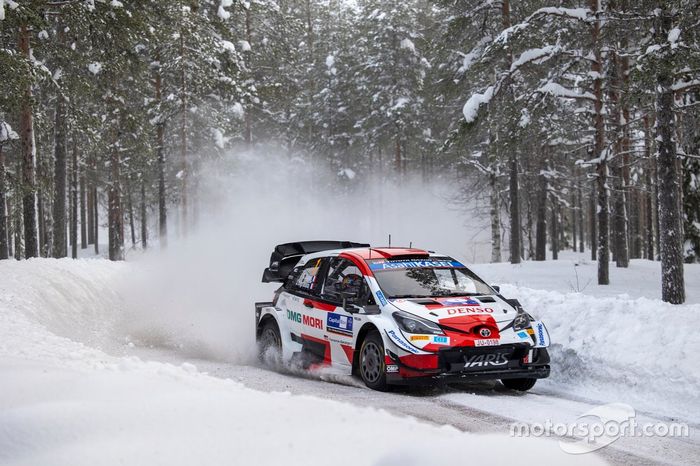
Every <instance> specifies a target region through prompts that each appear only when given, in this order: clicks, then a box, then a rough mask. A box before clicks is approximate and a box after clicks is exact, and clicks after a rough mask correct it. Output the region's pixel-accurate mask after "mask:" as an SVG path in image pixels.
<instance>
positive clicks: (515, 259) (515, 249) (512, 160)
mask: <svg viewBox="0 0 700 466" xmlns="http://www.w3.org/2000/svg"><path fill="white" fill-rule="evenodd" d="M501 22H502V24H503V29H504V30H505V29H508V28H510V27H511V26H512V24H511V20H510V0H503V1H502V2H501ZM512 62H513V55H512V53H510V52H509V53H508V65H509V66H510V65H511V64H512ZM506 85H509V83H506ZM506 95H507V96H508V99H511V98H512V90H511V89H510V86H509V88H508V89H507V90H506ZM508 166H509V173H508V182H509V193H508V197H509V203H510V263H511V264H519V263H520V260H521V257H522V256H521V250H522V236H521V235H522V232H521V226H520V193H519V192H518V188H519V187H518V158H517V156H516V154H515V150H514V149H513V148H511V149H510V154H509V156H508Z"/></svg>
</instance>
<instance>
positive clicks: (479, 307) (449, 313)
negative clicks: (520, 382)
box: [389, 295, 518, 328]
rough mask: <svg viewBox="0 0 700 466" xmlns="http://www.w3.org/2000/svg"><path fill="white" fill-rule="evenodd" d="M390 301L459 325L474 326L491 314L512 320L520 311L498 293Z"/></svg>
mask: <svg viewBox="0 0 700 466" xmlns="http://www.w3.org/2000/svg"><path fill="white" fill-rule="evenodd" d="M389 302H390V303H391V304H392V305H393V306H394V307H396V308H397V309H399V310H401V311H404V312H408V313H410V314H413V315H416V316H418V317H421V318H423V319H427V320H430V321H432V322H435V323H439V324H441V325H449V326H452V327H456V328H459V327H461V326H468V327H471V326H472V325H473V324H474V323H475V322H483V321H484V320H489V321H490V320H491V318H492V319H493V321H495V322H497V323H501V322H511V321H512V320H513V319H514V318H515V316H516V315H517V313H518V311H517V310H516V309H515V308H514V307H513V306H511V305H510V304H508V302H506V300H505V299H503V298H502V297H500V296H497V295H480V296H457V297H454V296H450V297H445V298H437V297H436V298H411V299H390V300H389ZM499 327H500V326H499Z"/></svg>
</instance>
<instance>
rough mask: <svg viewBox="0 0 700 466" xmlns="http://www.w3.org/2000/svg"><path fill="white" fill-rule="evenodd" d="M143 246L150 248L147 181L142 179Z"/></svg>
mask: <svg viewBox="0 0 700 466" xmlns="http://www.w3.org/2000/svg"><path fill="white" fill-rule="evenodd" d="M141 247H142V248H143V249H144V250H145V249H146V248H148V218H147V217H146V182H145V181H144V180H143V179H141Z"/></svg>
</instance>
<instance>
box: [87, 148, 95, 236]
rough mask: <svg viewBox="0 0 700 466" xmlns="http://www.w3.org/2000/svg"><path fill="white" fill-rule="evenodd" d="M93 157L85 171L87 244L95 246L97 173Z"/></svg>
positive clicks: (91, 156)
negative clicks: (94, 168) (94, 187)
mask: <svg viewBox="0 0 700 466" xmlns="http://www.w3.org/2000/svg"><path fill="white" fill-rule="evenodd" d="M93 157H94V155H92V154H91V155H90V156H88V165H87V167H86V169H85V171H86V178H85V181H86V186H85V188H86V190H87V242H88V244H95V215H94V212H95V202H96V199H95V193H94V189H93V186H94V185H95V173H94V171H93V168H92V167H93V161H92V160H93Z"/></svg>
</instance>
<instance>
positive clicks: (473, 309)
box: [447, 307, 493, 316]
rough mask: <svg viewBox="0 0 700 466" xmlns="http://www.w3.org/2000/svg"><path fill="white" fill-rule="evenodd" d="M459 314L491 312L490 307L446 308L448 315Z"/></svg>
mask: <svg viewBox="0 0 700 466" xmlns="http://www.w3.org/2000/svg"><path fill="white" fill-rule="evenodd" d="M459 314H493V309H491V308H490V307H453V308H450V309H448V310H447V315H448V316H454V315H459Z"/></svg>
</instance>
